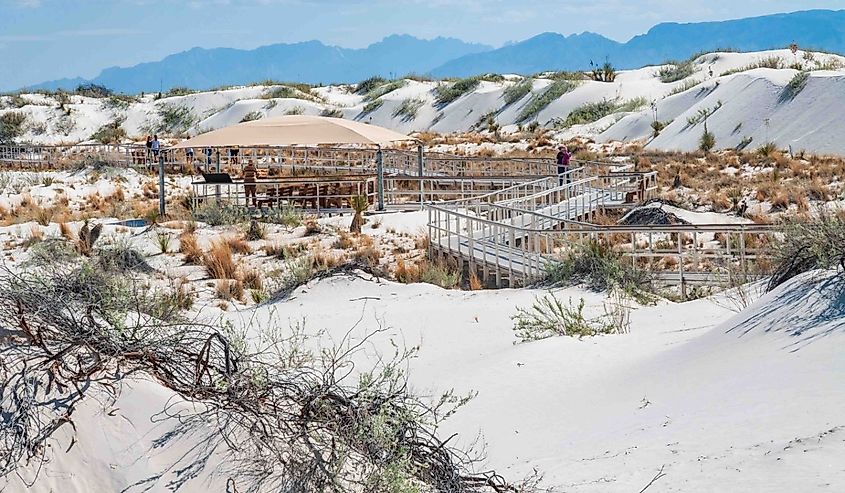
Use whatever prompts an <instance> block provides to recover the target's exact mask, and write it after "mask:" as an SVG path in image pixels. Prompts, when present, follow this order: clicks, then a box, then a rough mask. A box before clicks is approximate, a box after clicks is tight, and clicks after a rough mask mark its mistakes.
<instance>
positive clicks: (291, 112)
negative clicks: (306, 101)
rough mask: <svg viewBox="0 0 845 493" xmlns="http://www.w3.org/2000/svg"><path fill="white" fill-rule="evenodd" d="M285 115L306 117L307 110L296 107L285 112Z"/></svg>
mask: <svg viewBox="0 0 845 493" xmlns="http://www.w3.org/2000/svg"><path fill="white" fill-rule="evenodd" d="M285 114H286V115H304V114H305V108H303V107H302V106H294V107H293V108H291V109H289V110H287V111H285Z"/></svg>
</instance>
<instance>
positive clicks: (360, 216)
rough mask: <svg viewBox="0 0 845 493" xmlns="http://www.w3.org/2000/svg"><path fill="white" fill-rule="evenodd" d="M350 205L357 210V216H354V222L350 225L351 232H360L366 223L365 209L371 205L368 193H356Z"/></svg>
mask: <svg viewBox="0 0 845 493" xmlns="http://www.w3.org/2000/svg"><path fill="white" fill-rule="evenodd" d="M350 205H352V209H353V210H354V211H355V216H354V217H353V218H352V224H350V225H349V232H350V233H360V232H361V226H363V225H364V211H365V210H367V209H368V208H369V207H370V201H369V199H367V196H366V195H356V196H354V197H352V200H351V201H350Z"/></svg>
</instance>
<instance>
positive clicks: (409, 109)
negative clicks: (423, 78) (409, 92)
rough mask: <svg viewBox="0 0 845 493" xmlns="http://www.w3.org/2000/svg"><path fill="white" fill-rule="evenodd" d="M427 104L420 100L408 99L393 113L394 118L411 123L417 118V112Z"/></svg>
mask: <svg viewBox="0 0 845 493" xmlns="http://www.w3.org/2000/svg"><path fill="white" fill-rule="evenodd" d="M424 104H425V101H423V100H422V99H419V98H407V99H405V100H403V101H402V103H401V104H400V105H399V106H398V107H396V109H395V110H394V111H393V117H394V118H396V117H400V116H401V117H402V120H403V121H411V120H413V119H414V118H416V117H417V111H419V109H420V108H422V106H423V105H424Z"/></svg>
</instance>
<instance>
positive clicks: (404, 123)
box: [0, 50, 845, 154]
mask: <svg viewBox="0 0 845 493" xmlns="http://www.w3.org/2000/svg"><path fill="white" fill-rule="evenodd" d="M805 53H806V52H803V51H802V52H799V53H798V54H795V55H793V54H792V53H791V52H790V51H789V50H769V51H761V52H753V53H713V54H706V55H702V56H700V57H698V58H697V59H696V60H695V61H694V63H693V64H692V73H691V75H689V76H688V77H686V78H684V79H682V80H678V81H675V82H671V83H663V82H661V80H660V79H659V77H658V75H657V74H658V71H659V69H660V67H644V68H641V69H637V70H629V71H622V72H620V73H619V74H618V76H617V78H616V80H615V81H614V82H612V83H604V82H595V81H583V83H581V84H580V85H579V86H578V87H577V88H575V89H574V90H572V91H570V92H568V93H566V94H564V95H563V96H561V97H559V98H557V99H556V100H554V101H552V102H550V103H549V104H548V105H547V106H546V107H545V108H543V109H542V110H541V111H539V113H537V114H536V115H535V116H534V117H533V118H531V119H529V120H528V121H524V122H520V121H519V117H520V114H521V113H522V112H523V110H524V109H525V108H526V107H527V105H529V104H530V101H531V99H532V98H533V97H535V96H538V95H540V94H542V93H543V91H545V90H546V89H547V88H548V86H549V85H550V84H551V83H552V81H551V80H549V79H544V78H537V79H534V80H533V81H532V91H531V93H529V94H527V95H526V96H524V97H523V98H522V99H521V100H519V101H517V102H515V103H513V104H511V105H506V104H505V101H504V98H503V94H504V92H505V90H506V89H507V88H508V87H510V86H512V85H513V84H516V83H518V82H519V79H520V78H519V77H518V76H507V77H505V80H502V81H486V80H485V81H481V83H480V84H479V85H478V86H477V87H476V88H475V89H474V90H473V91H470V92H468V93H467V94H464V95H462V96H461V97H460V98H458V99H457V100H455V101H454V102H452V103H450V104H448V105H446V106H442V107H441V106H439V105H437V104H436V101H435V99H436V98H435V94H434V92H433V90H434V88H435V87H436V86H437V85H438V84H441V82H428V81H422V82H420V81H415V80H407V81H405V85H404V86H403V87H400V88H399V89H396V90H394V91H392V92H389V93H387V94H385V95H383V96H381V98H380V99H381V100H382V101H383V103H382V104H381V106H380V107H378V108H377V109H375V110H373V111H371V112H368V113H365V110H364V108H365V107H366V106H367V104H368V103H369V101H367V100H366V99H365V98H364V96H362V95H358V94H355V93H354V92H353V89H354V87H352V86H346V85H343V86H327V87H320V88H315V89H314V90H313V91H312V93H313V95H314V96H315V97H313V98H312V99H298V98H278V99H271V100H268V99H263V98H262V96H263V95H264V94H265V93H266V90H267V87H263V86H249V87H239V88H232V89H226V90H217V91H207V92H201V93H196V94H190V95H186V96H174V97H165V98H162V99H160V100H157V101H156V100H154V98H153V97H152V96H151V95H146V96H145V97H143V98H141V99H140V101H138V102H134V103H131V104H129V105H128V107H126V108H124V109H120V108H114V107H109V105H108V104H107V103H106V101H104V100H99V99H94V98H87V97H81V96H72V97H71V103H70V104H69V105H66V107H65V109H62V108H60V105H59V103H58V102H57V100H56V99H55V98H53V97H45V96H43V95H39V94H24V95H23V96H22V97H23V98H24V100H25V101H26V102H28V104H26V105H25V106H23V107H21V108H15V107H13V104H12V100H11V97H9V96H5V97H0V114H2V113H4V112H11V111H20V112H23V113H25V114H27V115H28V119H29V120H30V121H29V123H28V125H27V131H26V133H25V134H24V135H23V136H22V137H21V138H22V139H23V140H28V141H34V142H41V143H60V142H79V141H85V140H87V139H89V138H90V137H91V135H92V134H94V132H96V131H97V130H98V129H99V128H100V126H102V125H104V124H106V123H108V122H110V121H113V120H115V119H121V120H122V121H123V123H122V127H123V128H124V129H125V130H126V132H127V133H128V134H129V136H131V137H140V136H143V135H145V134H147V133H148V132H150V131H151V129H155V128H156V127H158V126H159V124H160V121H161V118H162V115H161V114H160V113H161V110H162V108H167V107H170V108H183V109H184V110H185V111H186V112H187V113H188V114H189V115H190V121H188V122H186V123H189V124H190V125H188V126H187V130H188V131H189V133H197V132H203V131H207V130H211V129H216V128H221V127H225V126H228V125H234V124H237V123H239V122H241V121H242V120H243V119H244V118H245V117H247V116H249V118H254V117H272V116H279V115H284V114H288V113H304V114H311V115H317V114H321V113H323V112H324V111H328V112H334V111H337V112H340V114H342V115H343V117H344V118H350V119H359V120H361V121H366V122H370V123H373V124H376V125H382V126H385V127H388V128H392V129H395V130H397V131H400V132H416V131H424V130H430V131H435V132H440V133H452V132H463V131H469V130H483V129H485V128H486V125H484V124H483V123H484V121H486V119H487V117H488V116H489V115H493V117H494V119H495V121H496V123H497V124H498V125H500V126H501V127H502V129H503V130H504V131H515V130H516V129H517V125H518V124H526V123H529V122H530V121H532V120H536V121H537V122H539V123H540V124H541V125H546V126H549V127H554V126H555V124H554V122H555V121H563V120H565V119H566V117H567V116H568V115H569V114H570V113H571V112H572V111H574V110H576V109H578V108H580V107H583V106H584V105H585V104H589V103H597V102H601V101H604V100H613V101H616V102H617V103H620V104H621V103H623V102H626V101H627V102H630V101H634V100H636V101H638V102H640V103H643V105H642V106H641V107H640V108H639V109H634V112H633V113H622V112H615V113H613V114H611V115H608V116H605V117H604V118H601V119H599V120H597V121H595V122H592V123H589V124H585V125H575V126H573V127H569V128H560V127H557V128H556V135H557V137H558V138H560V139H568V138H571V137H574V136H578V135H580V136H587V137H596V138H597V139H598V140H599V141H600V142H608V141H642V142H648V147H650V148H654V149H668V150H691V149H696V148H697V147H698V139H699V138H700V137H701V133H702V132H703V125H702V124H698V125H694V126H690V125H687V119H688V118H689V117H692V116H694V115H696V114H697V112H698V111H699V110H700V109H708V110H709V109H713V108H715V107H716V106H718V105H719V103H721V107H720V108H719V109H718V110H717V111H715V112H714V113H713V114H712V115H711V116H710V117H709V118H708V120H707V121H708V128H709V129H710V130H711V131H712V132H713V133H714V134H715V136H716V145H717V147H719V148H727V147H735V146H737V145H738V144H739V143H740V142H742V141H743V140H747V139H749V138H750V139H752V141H751V144H749V145H751V146H754V147H756V146H759V145H762V144H764V143H766V142H769V141H771V142H775V143H776V144H777V145H778V146H780V147H782V148H786V147H789V146H792V147H793V149H794V150H796V151H799V150H807V151H810V152H814V153H836V154H845V141H843V139H841V138H840V137H841V135H842V134H843V133H845V123H843V122H845V119H843V118H842V117H841V115H840V114H839V113H838V112H837V109H838V108H839V107H841V106H842V103H843V95H845V58H843V57H841V56H838V55H829V54H824V53H812V54H811V55H805ZM773 58H777V59H779V63H780V65H781V66H782V67H792V68H779V69H764V68H763V69H753V68H752V67H753V66H754V65H755V64H759V63H760V62H761V61H763V60H769V59H773ZM797 68H801V69H806V70H810V72H809V79H808V80H807V82H806V85H805V87H804V89H803V90H802V91H800V92H799V93H798V94H797V95H796V96H795V97H794V98H793V99H783V98H782V97H781V95H782V92H783V88H784V87H785V86H786V85H788V84H789V82H790V81H791V80H792V78H793V77H794V76H795V74H797V73H798V70H796V69H797ZM821 69H825V70H821ZM730 71H739V72H738V73H734V74H730V75H722V74H725V73H726V72H730ZM693 83H698V84H697V85H695V86H694V87H691V88H689V89H687V90H685V91H683V92H680V93H679V94H674V95H673V94H671V93H672V92H673V91H677V90H681V89H683V88H684V87H688V86H689V85H691V84H693ZM409 100H411V101H413V100H419V101H421V103H420V106H419V108H418V109H417V111H416V114H414V115H402V114H397V109H398V108H399V107H400V106H402V104H403V102H406V101H409ZM652 102H653V103H654V104H655V105H656V109H657V119H658V120H660V121H662V122H670V121H671V124H669V125H668V127H667V128H665V129H664V130H663V132H662V133H661V135H660V136H659V137H658V138H656V139H654V140H652V141H650V142H649V139H650V138H651V134H652V130H651V123H652V121H653V119H654V114H653V112H652V109H651V107H650V105H651V103H652ZM66 111H69V115H66ZM69 122H70V123H72V125H69ZM480 123H482V124H480Z"/></svg>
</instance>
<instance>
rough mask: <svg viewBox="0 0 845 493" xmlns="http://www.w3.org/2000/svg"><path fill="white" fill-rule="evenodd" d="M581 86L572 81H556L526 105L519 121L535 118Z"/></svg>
mask: <svg viewBox="0 0 845 493" xmlns="http://www.w3.org/2000/svg"><path fill="white" fill-rule="evenodd" d="M579 84H580V82H578V81H572V80H556V81H554V82H552V83H551V84H550V85H549V86H548V87H547V88H546V89H545V90H544V91H543V92H541V93H540V94H537V95H535V96H534V97H532V98H531V100H529V101H528V102H527V103H526V104H525V107H524V108H523V109H522V111H521V112H520V113H519V116H518V117H517V120H518V121H521V122H522V121H525V120H530V119H531V118H534V117H535V116H537V114H538V113H540V112H541V111H543V110H544V109H545V108H546V107H547V106H548V105H550V104H552V102H554V101H556V100H557V99H558V98H559V97H561V96H563V95H564V94H566V93H568V92H570V91H572V90H574V89H575V88H576V87H578V85H579Z"/></svg>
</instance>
